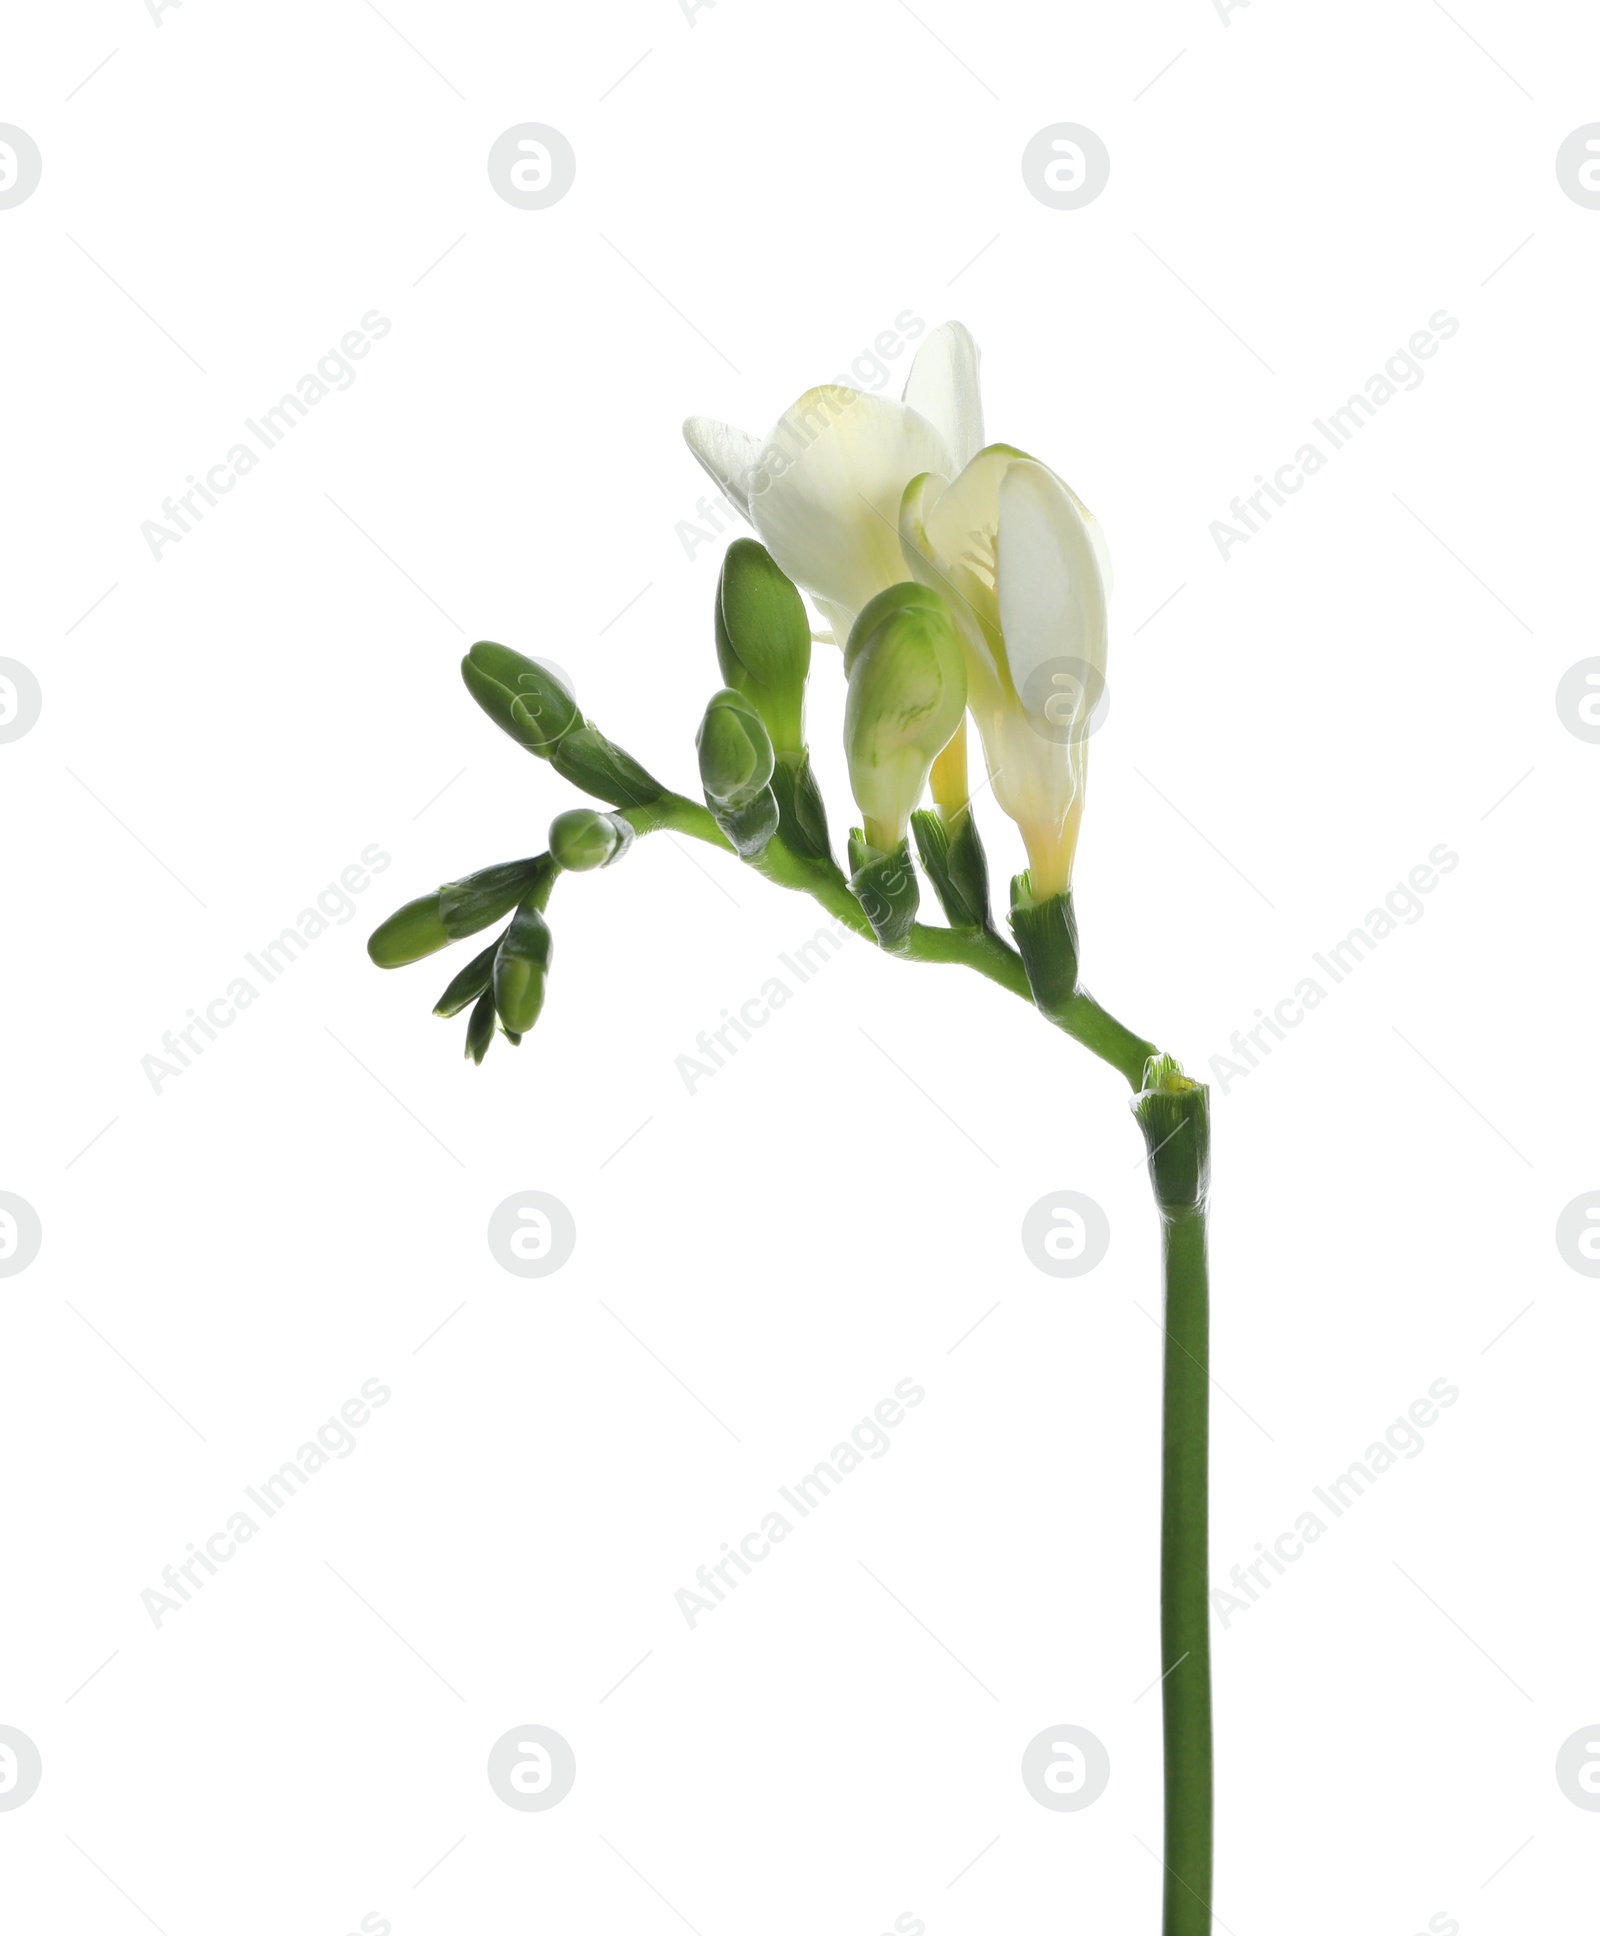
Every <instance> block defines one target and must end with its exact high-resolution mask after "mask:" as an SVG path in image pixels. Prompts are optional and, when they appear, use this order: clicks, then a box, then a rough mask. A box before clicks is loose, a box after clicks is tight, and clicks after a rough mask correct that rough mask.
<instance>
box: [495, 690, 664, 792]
mask: <svg viewBox="0 0 1600 1936" xmlns="http://www.w3.org/2000/svg"><path fill="white" fill-rule="evenodd" d="M522 710H523V705H522V701H521V700H520V699H519V700H516V701H514V702H513V704H512V707H511V711H512V716H513V718H518V717H519V715H520V714H521V712H522ZM550 764H551V765H552V766H553V767H554V768H555V770H556V771H557V772H558V773H559V774H560V775H561V777H562V778H563V779H564V780H570V781H571V782H572V784H573V785H574V786H579V787H582V788H583V790H584V792H585V793H592V794H593V795H594V796H595V798H596V799H597V800H605V801H608V802H609V803H610V804H611V805H612V806H614V807H648V806H650V805H651V804H652V803H653V802H655V801H657V800H659V799H660V798H661V796H662V794H663V793H665V792H666V788H665V787H664V786H663V785H662V784H661V782H660V781H659V780H658V779H656V778H655V776H654V775H653V774H650V773H646V772H645V770H644V768H643V767H642V766H641V765H640V764H639V762H638V761H637V760H636V759H634V758H633V757H632V755H631V754H628V753H624V752H623V750H622V748H621V747H620V746H613V745H612V743H611V741H610V740H608V739H607V738H606V736H605V734H604V733H602V732H601V731H600V729H599V727H597V726H591V725H589V724H588V722H587V721H585V722H584V723H583V724H581V725H578V726H574V727H573V728H572V730H571V731H570V732H568V733H564V734H563V735H562V737H561V741H560V743H559V745H557V746H556V747H555V748H554V749H553V750H552V751H551V754H550Z"/></svg>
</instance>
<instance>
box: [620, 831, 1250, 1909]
mask: <svg viewBox="0 0 1600 1936" xmlns="http://www.w3.org/2000/svg"><path fill="white" fill-rule="evenodd" d="M627 817H628V819H629V820H631V821H632V822H633V824H634V826H635V827H636V828H637V829H638V830H639V832H641V833H648V832H651V831H652V830H654V829H656V828H665V829H670V830H671V831H674V832H677V833H682V834H687V835H689V836H690V837H691V838H693V839H696V840H703V841H705V842H706V843H707V844H708V845H710V846H713V847H720V848H722V849H724V850H725V851H727V852H730V853H731V852H732V851H733V850H732V848H731V846H730V844H729V842H728V841H727V840H726V839H725V838H724V836H723V834H722V831H721V829H720V828H719V827H718V826H717V824H716V821H715V820H714V819H713V818H712V817H711V815H710V813H709V812H708V811H707V810H706V809H705V808H704V807H701V806H698V805H696V803H695V802H694V801H692V800H687V799H685V798H683V796H682V795H679V794H664V795H663V796H662V797H661V798H660V799H659V800H657V801H655V802H654V803H653V804H652V805H651V806H649V807H630V808H629V809H628V810H627ZM750 864H751V865H752V866H754V867H755V868H756V870H757V871H758V872H760V873H761V874H764V875H765V876H766V878H767V879H768V880H770V881H773V882H775V883H776V884H777V885H779V886H781V887H787V888H793V889H796V890H798V891H801V892H804V893H808V894H810V895H812V896H813V897H814V898H815V899H816V900H817V901H818V902H819V903H820V904H821V905H822V906H823V907H824V908H826V909H827V911H828V912H829V913H830V914H832V915H833V916H835V918H836V919H837V920H838V921H839V922H840V923H841V925H842V926H845V927H848V928H850V929H851V930H852V931H853V932H854V933H856V934H859V935H861V936H862V937H863V939H865V940H868V941H873V942H874V943H875V939H876V938H875V936H874V935H873V932H872V927H871V924H870V923H869V922H868V920H867V918H866V915H865V914H864V913H863V911H862V909H861V905H860V903H859V902H858V901H857V900H856V897H855V896H854V895H853V894H852V893H851V891H850V884H849V882H848V881H847V880H846V879H845V877H844V875H843V874H842V873H841V872H840V870H839V868H838V867H837V866H836V865H835V864H834V862H833V861H832V860H815V859H810V858H808V857H806V856H803V855H800V854H796V853H794V852H793V851H792V850H791V849H790V848H789V847H787V846H786V845H785V843H784V842H783V841H782V840H781V839H777V838H774V839H773V840H772V841H771V842H770V843H769V844H768V846H767V848H766V849H765V851H764V852H763V853H762V854H761V855H760V856H759V857H758V858H756V859H755V860H754V861H752V862H751V863H750ZM1073 947H1074V950H1075V948H1076V936H1075V933H1074V936H1073ZM900 957H901V959H903V960H911V961H929V962H954V963H956V964H958V965H960V966H962V967H966V968H971V969H972V970H974V972H976V973H977V974H980V975H984V976H986V977H987V978H988V979H989V980H990V981H993V982H995V983H997V984H998V985H999V986H1000V987H1002V988H1005V989H1007V990H1009V991H1010V993H1011V994H1013V995H1016V996H1018V997H1019V998H1020V999H1022V1000H1023V1001H1026V1002H1029V1003H1034V995H1033V991H1032V989H1031V987H1030V985H1029V981H1028V973H1027V970H1026V968H1025V967H1024V966H1023V961H1022V957H1021V955H1020V954H1018V952H1017V951H1016V949H1015V948H1013V947H1011V946H1009V945H1008V943H1006V942H1005V941H1003V940H1002V939H1001V938H1000V936H999V935H998V934H996V933H995V932H994V931H993V929H991V928H937V927H929V926H926V925H924V924H923V923H921V922H918V923H916V924H914V925H913V927H912V930H911V933H910V935H909V937H908V939H907V943H906V946H905V947H904V948H903V949H902V950H900ZM1074 971H1075V958H1074ZM1040 1012H1041V1014H1043V1015H1044V1016H1045V1017H1046V1019H1047V1020H1049V1021H1051V1022H1053V1023H1054V1024H1055V1026H1056V1027H1057V1028H1059V1029H1061V1030H1062V1031H1063V1032H1064V1033H1065V1034H1067V1035H1070V1036H1072V1038H1073V1039H1074V1040H1075V1041H1077V1042H1080V1043H1081V1044H1082V1045H1083V1046H1084V1048H1086V1049H1088V1050H1089V1051H1090V1053H1091V1054H1093V1055H1095V1056H1098V1057H1099V1059H1100V1060H1101V1061H1102V1062H1105V1063H1108V1064H1109V1065H1110V1066H1111V1067H1112V1068H1114V1069H1115V1070H1117V1071H1118V1073H1119V1074H1120V1075H1121V1076H1122V1077H1123V1078H1124V1080H1125V1081H1126V1082H1127V1083H1128V1085H1129V1087H1130V1088H1131V1089H1133V1090H1134V1091H1136V1092H1138V1091H1139V1090H1140V1089H1141V1085H1142V1084H1143V1081H1144V1072H1145V1064H1146V1062H1147V1061H1148V1060H1149V1059H1150V1058H1151V1057H1153V1056H1155V1055H1156V1053H1157V1051H1156V1046H1155V1044H1154V1043H1153V1042H1149V1041H1146V1040H1145V1038H1144V1037H1143V1036H1140V1035H1136V1034H1135V1033H1134V1032H1133V1030H1132V1029H1130V1028H1127V1027H1125V1026H1124V1025H1123V1024H1122V1023H1121V1022H1119V1021H1118V1020H1117V1019H1116V1017H1115V1016H1114V1015H1112V1014H1110V1013H1109V1012H1108V1011H1107V1010H1106V1009H1104V1008H1102V1007H1101V1005H1100V1004H1099V1003H1098V1002H1097V1001H1096V1000H1095V999H1094V997H1093V996H1092V995H1091V994H1089V993H1088V991H1087V990H1086V989H1083V988H1079V987H1077V986H1076V985H1075V981H1074V985H1073V989H1072V992H1071V993H1070V994H1069V995H1064V996H1063V997H1062V998H1061V999H1060V1000H1059V1001H1055V1002H1053V1003H1052V1006H1050V1007H1049V1008H1045V1007H1043V1006H1041V1007H1040ZM1192 1086H1193V1085H1191V1087H1192ZM1139 1100H1141V1101H1142V1100H1143V1099H1142V1097H1141V1098H1139ZM1135 1106H1136V1108H1137V1106H1138V1102H1137V1101H1136V1105H1135ZM1141 1120H1142V1119H1141ZM1197 1133H1198V1130H1197ZM1164 1147H1165V1145H1164V1143H1162V1142H1160V1141H1152V1143H1151V1174H1152V1181H1153V1182H1154V1183H1155V1186H1156V1201H1157V1207H1158V1208H1159V1209H1160V1211H1161V1218H1162V1232H1163V1256H1164V1276H1165V1290H1166V1311H1165V1320H1164V1326H1163V1329H1164V1332H1165V1338H1166V1348H1165V1360H1164V1368H1163V1384H1162V1437H1161V1657H1162V1660H1163V1661H1164V1662H1165V1663H1166V1670H1165V1674H1164V1677H1163V1680H1162V1723H1163V1726H1162V1738H1163V1756H1164V1769H1165V1786H1166V1888H1165V1895H1164V1901H1163V1908H1162V1922H1161V1929H1162V1936H1210V1932H1211V1927H1212V1914H1211V1875H1212V1814H1213V1799H1212V1740H1211V1632H1210V1624H1209V1620H1210V1600H1209V1587H1208V1575H1207V1566H1208V1461H1209V1442H1208V1433H1209V1417H1210V1382H1209V1370H1208V1365H1209V1357H1210V1347H1209V1329H1210V1313H1209V1300H1210V1292H1209V1283H1208V1276H1207V1265H1206V1206H1205V1197H1204V1194H1203V1185H1202V1190H1201V1193H1200V1194H1199V1195H1198V1200H1196V1201H1190V1202H1185V1203H1178V1204H1174V1203H1173V1202H1171V1201H1169V1200H1167V1192H1166V1190H1165V1189H1164V1188H1163V1185H1162V1167H1163V1166H1162V1165H1161V1164H1160V1154H1161V1151H1162V1150H1163V1148H1164ZM1174 1154H1177V1152H1176V1151H1175V1152H1174ZM1170 1160H1171V1159H1170V1158H1169V1161H1170Z"/></svg>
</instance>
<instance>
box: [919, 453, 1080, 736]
mask: <svg viewBox="0 0 1600 1936" xmlns="http://www.w3.org/2000/svg"><path fill="white" fill-rule="evenodd" d="M935 521H937V513H936V514H935ZM999 590H1000V627H1001V630H1002V632H1003V633H1004V635H1005V642H1006V660H1007V663H1008V665H1009V667H1010V671H1011V680H1012V684H1013V686H1014V687H1015V689H1016V691H1017V694H1018V696H1019V697H1021V698H1022V699H1023V700H1024V703H1025V704H1028V705H1029V707H1030V710H1033V711H1035V712H1042V711H1043V708H1044V704H1045V701H1046V700H1047V699H1050V700H1052V703H1054V699H1055V694H1056V693H1057V692H1058V691H1060V690H1062V688H1061V687H1060V685H1059V683H1058V682H1057V681H1056V680H1055V679H1054V678H1053V677H1052V674H1051V673H1049V672H1044V671H1043V669H1044V668H1046V667H1050V666H1052V664H1053V663H1054V662H1058V661H1074V662H1076V663H1075V664H1073V665H1068V666H1058V667H1057V670H1058V671H1060V672H1061V673H1062V675H1063V676H1064V677H1066V678H1068V679H1071V680H1074V681H1075V682H1076V685H1077V689H1078V691H1079V693H1080V694H1081V695H1082V701H1083V703H1085V704H1086V706H1087V707H1088V708H1090V709H1092V707H1093V706H1094V704H1095V701H1096V699H1097V698H1098V696H1099V688H1100V687H1101V686H1103V683H1104V680H1105V669H1106V590H1105V580H1104V579H1103V577H1102V576H1101V572H1100V561H1099V557H1098V554H1097V552H1096V549H1095V543H1094V536H1093V533H1092V531H1091V530H1090V520H1089V518H1088V515H1087V513H1086V512H1085V511H1084V509H1083V506H1082V505H1081V504H1080V503H1079V502H1078V500H1077V498H1076V497H1074V496H1073V494H1072V492H1071V491H1069V490H1068V489H1067V487H1066V485H1064V484H1063V483H1062V482H1061V480H1060V478H1058V477H1057V476H1056V475H1055V473H1054V472H1053V471H1050V470H1048V469H1047V468H1046V467H1045V466H1044V465H1043V464H1036V463H1034V462H1033V460H1032V459H1031V458H1021V459H1018V460H1016V461H1014V462H1013V463H1012V464H1011V466H1010V467H1009V469H1008V470H1007V471H1006V474H1005V476H1004V478H1003V479H1002V481H1001V484H1000V555H999ZM1036 675H1042V677H1041V683H1042V684H1043V685H1045V686H1046V687H1047V688H1048V690H1046V691H1044V692H1042V693H1041V692H1040V691H1037V690H1034V689H1032V687H1031V684H1030V682H1033V681H1034V680H1035V678H1036ZM1049 717H1050V720H1051V724H1052V726H1059V725H1060V724H1062V723H1063V722H1062V720H1061V719H1060V717H1059V715H1058V713H1056V712H1052V713H1051V714H1050V716H1049ZM1087 724H1088V721H1087V716H1085V718H1084V721H1083V725H1084V727H1087Z"/></svg>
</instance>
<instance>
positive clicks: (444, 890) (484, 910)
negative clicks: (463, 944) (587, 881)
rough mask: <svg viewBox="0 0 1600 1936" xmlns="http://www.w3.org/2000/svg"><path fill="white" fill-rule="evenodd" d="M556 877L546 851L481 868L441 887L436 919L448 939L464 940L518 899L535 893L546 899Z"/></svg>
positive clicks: (505, 910)
mask: <svg viewBox="0 0 1600 1936" xmlns="http://www.w3.org/2000/svg"><path fill="white" fill-rule="evenodd" d="M555 877H556V866H555V863H554V862H553V861H552V860H551V858H550V856H549V855H548V854H536V855H535V856H534V858H533V859H532V860H509V861H503V862H502V863H501V864H500V865H499V866H498V867H484V868H480V869H479V871H478V872H477V873H476V874H468V875H467V876H466V878H465V879H464V880H459V881H451V882H450V883H449V885H448V886H445V887H441V888H440V890H439V918H440V920H441V922H442V923H443V924H444V929H445V932H446V934H447V935H448V936H449V938H450V940H452V941H464V940H465V939H466V938H467V936H468V935H469V934H476V933H477V932H478V930H479V929H480V928H486V927H488V925H489V924H490V922H491V921H498V920H499V919H500V917H501V915H502V914H509V913H510V912H511V910H512V909H513V908H514V907H515V906H516V905H517V903H518V902H519V901H521V900H525V899H527V898H528V897H530V896H531V895H535V894H537V895H538V896H539V897H540V899H541V900H543V899H547V898H548V896H549V893H550V888H551V885H552V883H553V882H554V880H555Z"/></svg>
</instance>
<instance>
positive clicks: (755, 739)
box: [694, 686, 774, 813]
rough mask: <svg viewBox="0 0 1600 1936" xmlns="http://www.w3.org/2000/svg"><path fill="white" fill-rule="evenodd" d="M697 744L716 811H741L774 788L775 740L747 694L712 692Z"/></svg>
mask: <svg viewBox="0 0 1600 1936" xmlns="http://www.w3.org/2000/svg"><path fill="white" fill-rule="evenodd" d="M694 743H695V745H696V746H697V747H698V748H699V752H700V784H701V785H702V786H703V787H704V788H705V792H706V798H707V799H708V800H709V801H710V802H711V803H712V805H713V806H714V807H720V808H722V809H724V810H725V811H727V812H731V813H737V812H739V811H740V810H741V809H742V808H745V807H748V806H750V805H751V804H752V803H753V802H754V801H756V800H757V799H759V798H760V796H761V794H762V793H763V792H764V791H765V790H766V789H767V788H768V787H769V786H770V785H771V784H772V769H773V763H774V762H773V752H772V741H771V739H770V738H769V737H768V734H767V729H766V726H765V725H764V724H763V723H762V719H761V715H760V713H758V712H757V711H756V709H755V707H754V706H753V705H752V704H751V702H750V701H749V700H748V699H746V698H745V696H744V695H743V693H740V692H735V691H733V690H732V688H730V687H726V686H725V687H724V688H723V689H722V691H721V692H718V693H713V694H712V697H711V703H710V704H709V705H708V706H707V707H706V711H705V717H704V718H703V719H702V720H701V722H700V730H699V732H698V733H696V734H695V741H694Z"/></svg>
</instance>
